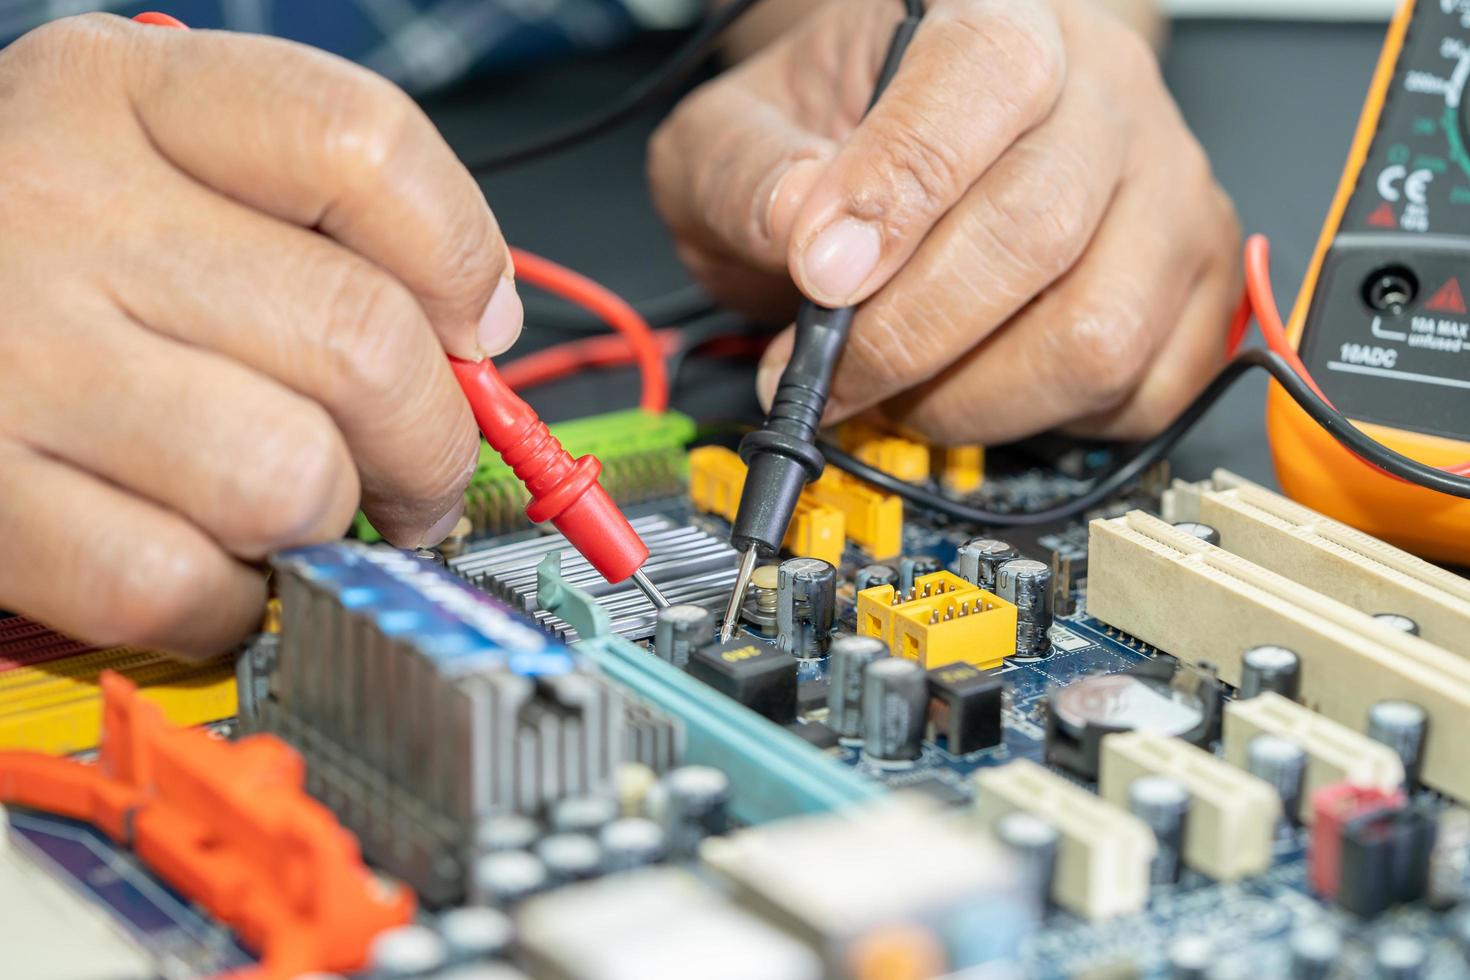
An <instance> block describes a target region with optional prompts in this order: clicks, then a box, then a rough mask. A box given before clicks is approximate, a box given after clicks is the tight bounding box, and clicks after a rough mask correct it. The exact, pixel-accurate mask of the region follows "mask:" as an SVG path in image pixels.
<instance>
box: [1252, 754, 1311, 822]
mask: <svg viewBox="0 0 1470 980" xmlns="http://www.w3.org/2000/svg"><path fill="white" fill-rule="evenodd" d="M1245 768H1246V771H1247V772H1249V773H1250V774H1251V775H1252V776H1255V777H1257V778H1259V779H1264V780H1265V781H1266V782H1268V783H1270V784H1271V788H1272V789H1274V790H1276V795H1278V796H1280V797H1281V814H1282V819H1284V820H1286V821H1288V822H1290V823H1296V821H1297V819H1298V816H1299V815H1300V812H1301V805H1302V780H1303V779H1304V778H1305V776H1306V773H1307V753H1306V751H1305V750H1303V749H1302V747H1301V746H1300V745H1298V744H1296V743H1295V742H1293V741H1292V740H1291V739H1289V738H1283V737H1282V736H1280V735H1257V736H1256V737H1255V738H1253V739H1251V740H1250V743H1249V744H1248V745H1246V748H1245Z"/></svg>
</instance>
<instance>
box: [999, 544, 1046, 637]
mask: <svg viewBox="0 0 1470 980" xmlns="http://www.w3.org/2000/svg"><path fill="white" fill-rule="evenodd" d="M995 592H996V595H998V596H1000V597H1001V598H1002V599H1005V600H1006V601H1007V602H1009V603H1011V604H1012V605H1014V606H1015V607H1016V657H1017V658H1018V659H1022V660H1034V659H1037V658H1040V657H1045V656H1046V655H1047V654H1049V653H1051V626H1052V622H1053V620H1054V619H1055V615H1054V613H1053V611H1052V602H1053V598H1052V588H1051V569H1050V568H1049V567H1047V565H1046V564H1045V563H1044V562H1039V561H1035V560H1033V559H1030V558H1013V559H1011V560H1010V561H1008V562H1006V563H1005V564H1003V565H1001V566H1000V568H998V569H997V570H996V572H995Z"/></svg>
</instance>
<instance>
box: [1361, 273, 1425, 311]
mask: <svg viewBox="0 0 1470 980" xmlns="http://www.w3.org/2000/svg"><path fill="white" fill-rule="evenodd" d="M1418 295H1419V277H1418V276H1416V275H1414V273H1413V271H1412V270H1410V269H1407V268H1405V267H1404V266H1401V265H1388V266H1384V267H1383V268H1381V269H1375V270H1373V271H1372V272H1371V273H1369V274H1368V278H1367V279H1364V280H1363V302H1364V303H1367V304H1368V308H1369V309H1370V310H1372V311H1373V312H1374V313H1387V314H1389V315H1390V316H1398V315H1399V314H1400V313H1402V312H1404V310H1405V309H1407V308H1408V306H1409V304H1410V303H1412V302H1414V297H1415V296H1418Z"/></svg>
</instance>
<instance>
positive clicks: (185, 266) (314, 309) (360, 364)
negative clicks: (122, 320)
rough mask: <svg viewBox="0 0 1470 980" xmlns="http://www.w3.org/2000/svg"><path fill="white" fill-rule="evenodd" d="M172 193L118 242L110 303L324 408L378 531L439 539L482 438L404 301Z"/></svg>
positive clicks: (320, 248) (211, 198) (211, 202)
mask: <svg viewBox="0 0 1470 980" xmlns="http://www.w3.org/2000/svg"><path fill="white" fill-rule="evenodd" d="M181 183H182V182H181ZM175 193H176V194H177V195H178V197H179V198H180V200H179V201H178V203H177V206H175V207H173V208H169V209H157V210H152V209H150V210H152V213H150V214H149V215H148V217H147V219H146V220H137V221H135V222H133V225H134V227H136V228H138V233H137V234H136V235H134V236H131V237H129V238H128V239H126V240H125V241H122V242H119V243H117V244H116V246H115V248H116V250H117V253H118V254H117V255H115V256H114V257H113V260H112V261H111V262H109V263H108V264H107V266H106V270H107V271H106V276H107V285H108V291H109V293H110V294H111V295H113V296H115V297H116V298H117V299H118V301H119V302H120V303H121V304H122V305H123V307H124V308H126V309H127V310H128V312H129V313H130V314H131V315H132V316H133V317H134V318H135V319H137V320H138V321H140V322H141V323H143V324H145V325H147V326H148V327H150V328H151V329H153V330H155V331H157V332H158V333H160V334H164V335H166V336H170V337H174V338H177V339H179V340H182V341H184V342H186V343H189V344H191V345H194V346H197V347H203V348H207V349H208V350H211V351H214V352H216V353H218V354H222V355H224V356H226V357H228V358H230V359H231V360H233V361H236V362H239V363H241V364H244V365H248V366H249V367H251V368H253V369H254V370H255V371H256V372H259V373H260V374H263V375H266V376H268V377H270V378H273V379H275V380H277V381H279V382H280V383H281V384H283V385H285V386H286V387H287V388H290V389H291V390H293V391H295V392H296V393H298V394H300V395H303V396H305V397H306V398H309V399H311V400H312V401H313V402H316V403H318V404H319V405H321V406H322V407H323V408H325V409H326V411H327V413H328V414H329V415H330V417H331V420H332V421H333V422H335V426H336V429H337V430H339V431H340V433H341V436H342V438H343V439H345V440H346V445H347V447H348V449H349V450H350V451H351V454H352V458H353V460H355V462H356V465H357V468H358V472H359V474H360V477H361V483H362V506H363V509H364V510H365V511H366V512H367V514H368V516H369V518H370V519H372V521H373V526H374V527H375V528H377V529H378V531H379V532H380V533H382V534H383V536H384V537H385V538H387V539H388V540H389V541H391V542H392V543H394V544H396V545H398V546H399V547H406V548H407V547H416V546H423V545H430V544H436V543H438V542H437V540H430V539H431V538H433V537H434V533H431V532H437V531H438V530H439V528H440V526H441V525H445V524H447V525H448V527H451V528H452V527H453V524H454V521H455V520H456V519H457V517H458V514H459V508H460V507H462V506H463V502H464V497H463V493H464V486H465V483H466V481H467V480H468V479H469V476H470V474H471V473H472V472H473V470H474V466H475V463H476V462H477V460H478V457H479V434H478V432H477V431H476V429H475V426H474V421H473V419H472V418H471V417H470V413H469V409H468V406H467V405H466V403H465V399H464V395H463V394H462V392H461V391H460V389H459V386H458V385H457V384H456V383H455V381H454V378H453V375H452V374H451V372H450V370H449V367H448V364H447V361H446V360H445V358H444V354H443V351H442V349H441V348H440V345H439V343H438V341H437V339H436V338H435V335H434V332H433V330H432V328H431V327H430V326H429V322H428V320H427V318H426V316H425V314H424V312H423V310H422V309H421V308H420V306H419V304H418V303H417V302H416V301H415V299H414V297H413V295H412V294H411V293H410V292H409V291H408V290H407V289H406V288H405V287H404V286H403V285H402V284H401V283H399V282H398V281H397V280H396V279H394V278H393V277H391V276H389V275H387V274H386V273H385V272H384V271H383V270H382V269H380V268H378V267H377V266H375V265H373V264H372V263H370V262H368V261H366V260H365V259H363V258H361V257H360V256H358V255H356V254H354V253H352V252H350V251H348V250H347V249H345V248H343V247H341V246H339V245H337V244H336V243H334V242H332V241H331V240H330V239H327V238H324V237H322V236H321V235H317V234H314V233H311V232H308V231H305V230H303V229H299V228H295V227H293V226H291V225H287V224H285V223H283V222H280V221H277V220H275V219H273V218H270V217H268V216H265V215H262V214H260V213H258V212H255V211H251V210H249V209H248V208H245V207H244V206H242V205H238V204H235V203H234V202H232V201H229V200H226V199H224V198H221V197H219V196H218V195H217V194H214V193H212V192H210V191H209V190H207V189H205V188H200V187H197V186H193V185H182V186H180V187H179V188H178V189H177V191H176V192H175ZM200 227H207V228H209V229H211V233H210V234H209V235H208V236H201V235H200V234H199V231H198V229H199V228H200ZM445 533H447V530H446V531H445ZM438 537H439V538H441V539H442V537H443V534H439V535H438Z"/></svg>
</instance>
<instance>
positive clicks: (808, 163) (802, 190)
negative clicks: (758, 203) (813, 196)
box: [764, 160, 827, 248]
mask: <svg viewBox="0 0 1470 980" xmlns="http://www.w3.org/2000/svg"><path fill="white" fill-rule="evenodd" d="M826 168H827V164H826V162H825V161H822V160H798V161H796V162H795V163H793V164H792V165H791V166H789V167H787V168H786V172H785V173H784V174H782V175H781V176H780V178H779V179H778V180H777V181H776V186H775V187H772V188H771V197H770V200H768V201H767V202H766V213H765V228H764V231H765V233H766V237H767V238H769V239H770V240H771V241H773V242H775V243H776V244H777V245H779V246H780V247H781V248H785V247H786V243H787V241H788V240H789V239H790V238H791V226H792V225H793V224H795V223H796V215H797V213H798V212H799V211H800V210H801V206H802V205H803V204H805V203H806V199H807V195H808V194H810V193H811V190H812V188H813V187H815V186H816V184H817V181H818V180H820V179H821V177H822V173H823V172H824V171H825V170H826Z"/></svg>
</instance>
